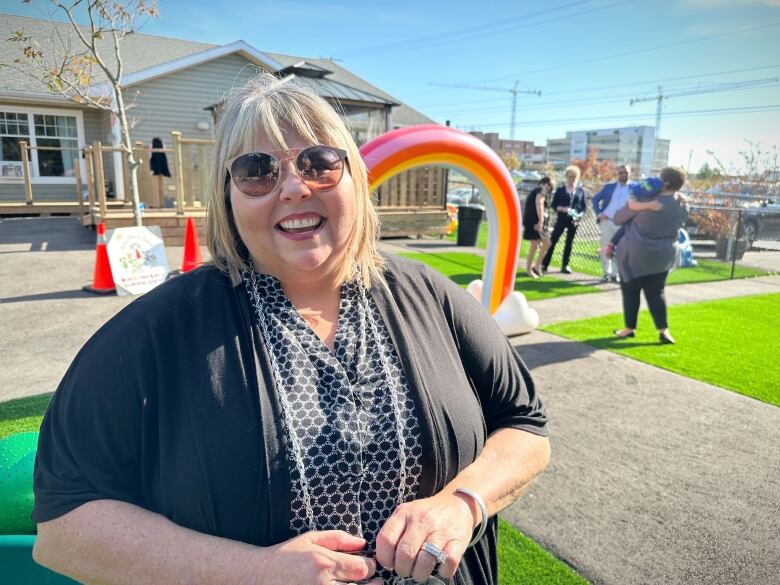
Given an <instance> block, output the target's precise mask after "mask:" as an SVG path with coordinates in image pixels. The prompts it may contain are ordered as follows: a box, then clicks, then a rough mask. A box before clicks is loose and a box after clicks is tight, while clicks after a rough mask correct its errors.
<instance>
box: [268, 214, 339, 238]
mask: <svg viewBox="0 0 780 585" xmlns="http://www.w3.org/2000/svg"><path fill="white" fill-rule="evenodd" d="M326 222H327V219H325V218H324V217H322V216H321V215H320V214H318V213H312V212H307V213H293V214H290V215H287V216H285V217H284V218H283V219H281V220H280V221H278V222H277V223H276V226H275V228H276V230H277V231H279V232H281V234H282V235H283V236H285V237H286V238H289V239H291V240H296V241H299V240H306V239H308V238H313V237H314V236H316V235H317V234H319V233H320V232H321V231H322V229H323V228H324V227H325V223H326Z"/></svg>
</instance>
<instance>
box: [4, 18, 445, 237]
mask: <svg viewBox="0 0 780 585" xmlns="http://www.w3.org/2000/svg"><path fill="white" fill-rule="evenodd" d="M18 30H21V31H23V32H24V34H25V35H30V36H32V37H33V38H35V39H36V40H37V41H38V42H39V43H40V45H41V46H42V48H43V49H44V51H46V48H47V43H50V44H51V45H52V46H55V45H54V44H53V42H52V41H51V39H54V38H57V37H60V38H62V39H64V41H65V42H70V43H72V46H74V47H75V46H78V45H79V40H78V39H77V37H76V34H75V31H73V30H72V28H71V26H70V25H69V24H67V23H54V22H51V21H48V20H42V19H35V18H27V17H21V16H14V15H9V14H2V15H0V39H2V41H0V63H13V61H14V59H16V58H17V57H18V56H19V50H20V49H19V46H18V45H17V44H16V43H13V42H8V41H6V40H5V39H9V38H11V37H12V36H14V34H15V31H18ZM97 42H98V43H100V44H102V47H101V49H102V55H103V56H104V58H106V59H107V60H108V61H109V62H111V63H113V62H114V55H113V50H112V48H111V46H110V40H109V39H108V38H106V39H103V40H99V41H97ZM122 57H123V62H124V75H123V90H124V91H123V94H124V98H125V102H126V104H127V105H128V116H129V117H130V118H131V120H132V139H133V141H139V142H141V143H143V147H142V148H143V149H146V147H147V146H148V145H150V144H151V141H152V139H153V138H155V137H160V138H162V140H163V142H164V144H165V146H166V147H170V143H171V132H172V131H179V132H181V133H182V135H183V136H185V137H188V138H191V139H211V138H212V137H213V128H214V122H215V116H217V115H218V111H219V103H220V102H221V101H222V100H223V98H224V96H225V94H226V93H227V92H228V91H229V90H230V89H231V88H232V87H235V86H238V85H240V84H243V83H244V82H245V81H246V80H248V79H249V78H251V77H252V76H254V75H256V73H257V72H258V71H266V72H269V73H272V74H274V75H278V76H280V77H281V76H285V75H289V74H295V76H296V83H302V84H304V85H306V86H308V87H310V88H311V89H312V90H313V91H315V92H316V93H317V94H319V95H320V96H322V97H324V98H325V99H326V100H328V101H329V102H331V103H333V104H334V105H336V106H337V108H339V109H340V110H341V111H342V112H343V114H344V115H345V117H346V118H347V119H348V120H349V121H350V122H351V125H352V127H353V129H354V134H355V138H356V139H357V141H358V143H363V142H365V141H367V140H370V139H372V138H374V137H375V136H378V135H380V134H382V133H383V132H385V131H387V130H390V129H393V128H398V127H402V126H410V125H416V124H429V123H433V121H432V120H430V119H429V118H427V117H426V116H424V115H423V114H421V113H419V112H417V111H415V110H413V109H412V108H410V107H408V106H406V105H404V104H402V103H401V102H400V101H399V100H397V99H395V98H393V97H392V96H390V95H389V94H387V93H386V92H384V91H382V90H380V89H379V88H377V87H375V86H373V85H371V84H370V83H369V82H367V81H365V80H363V79H361V78H359V77H358V76H356V75H354V74H353V73H351V72H350V71H348V70H347V69H345V68H343V67H341V66H340V65H338V64H336V63H334V62H332V61H329V60H322V59H309V58H304V57H297V56H292V55H280V54H274V53H267V52H263V51H260V50H258V49H256V48H254V47H252V46H251V45H249V44H248V43H246V42H244V41H236V42H234V43H230V44H226V45H213V44H208V43H200V42H195V41H188V40H181V39H174V38H167V37H160V36H154V35H147V34H133V35H129V36H127V37H126V38H125V39H124V40H123V41H122ZM104 81H105V78H103V77H101V76H96V79H95V83H96V84H99V83H102V82H104ZM0 140H1V141H2V151H0V204H3V203H5V202H17V203H22V204H23V203H24V201H25V188H26V185H24V184H23V183H24V181H23V172H22V149H21V147H20V143H21V141H25V142H26V143H27V145H28V146H29V147H30V148H29V183H30V185H29V186H30V187H31V191H32V196H34V199H35V202H36V203H38V202H45V201H52V202H53V201H63V200H68V201H71V202H73V201H76V200H79V198H80V195H79V194H78V193H76V191H77V190H78V189H79V185H86V184H87V183H88V181H90V176H89V172H88V171H89V169H88V168H87V166H88V165H87V164H81V160H79V159H82V160H83V159H84V156H85V152H84V148H85V147H87V146H88V145H91V144H93V143H95V142H96V141H99V142H101V143H102V145H108V146H109V147H110V146H114V147H115V146H117V145H118V144H119V123H118V121H117V120H116V119H115V116H113V115H112V114H111V113H110V112H108V111H105V110H101V109H98V108H95V107H90V106H87V105H80V104H76V103H74V102H72V101H69V100H67V99H66V98H64V97H61V96H57V95H53V94H51V93H49V92H48V90H47V88H46V87H45V85H44V84H43V83H42V82H41V81H40V80H39V79H36V78H34V77H31V76H28V75H26V74H25V73H23V72H20V71H18V70H15V69H13V68H10V67H2V68H0ZM52 147H57V148H59V150H47V148H52ZM139 148H140V147H139ZM101 152H102V151H101ZM146 152H147V151H146V150H141V154H142V156H145V155H146ZM103 155H104V156H105V160H104V161H103V164H102V171H103V173H104V177H105V186H106V187H107V189H108V192H109V197H111V196H113V197H114V198H116V199H117V200H122V199H124V198H125V196H126V195H128V194H127V190H128V187H127V184H126V181H127V177H126V170H125V168H124V167H125V165H124V161H123V155H122V154H121V153H120V152H118V151H116V152H111V151H110V150H109V151H107V152H106V153H103ZM203 160H205V159H203ZM201 166H203V167H205V166H206V165H205V164H204V165H201ZM143 168H144V167H142V170H143ZM147 168H148V167H147ZM172 170H173V169H172ZM76 174H79V175H80V176H79V177H78V179H80V180H79V181H77V177H76ZM146 175H149V171H148V170H147V171H146ZM92 180H94V179H92ZM174 188H175V187H173V186H169V187H168V189H169V190H170V189H174ZM443 193H444V190H443V189H442V202H441V207H442V209H443ZM128 196H129V195H128ZM0 212H2V210H0ZM442 223H444V222H442Z"/></svg>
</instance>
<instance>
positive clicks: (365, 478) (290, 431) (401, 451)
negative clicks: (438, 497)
mask: <svg viewBox="0 0 780 585" xmlns="http://www.w3.org/2000/svg"><path fill="white" fill-rule="evenodd" d="M244 281H245V283H246V286H247V290H248V291H249V296H250V299H251V300H252V304H253V306H254V309H255V317H256V318H257V320H258V323H259V325H260V327H261V331H262V333H263V337H264V340H265V344H266V347H267V349H268V353H269V356H270V358H271V363H272V367H273V370H274V378H275V380H276V389H277V392H278V393H279V399H280V403H281V405H282V411H283V417H284V425H283V426H284V429H285V433H286V435H287V438H288V445H289V449H288V459H289V463H290V476H291V480H292V486H291V487H292V491H291V493H292V515H291V520H290V528H291V529H292V530H293V531H294V532H295V533H296V534H301V533H304V532H307V531H309V530H331V529H339V530H345V531H347V532H349V533H351V534H355V535H359V536H362V537H363V538H365V539H366V541H367V542H368V554H370V555H372V556H373V553H374V551H375V548H376V537H377V534H378V533H379V530H380V529H381V528H382V526H383V525H384V523H385V521H386V520H387V519H388V518H389V517H390V515H391V514H392V513H393V511H394V510H395V508H396V507H397V506H398V505H399V503H401V502H406V501H410V500H413V499H414V498H415V495H416V493H417V489H418V487H419V483H420V475H421V471H422V467H421V462H420V460H421V455H422V445H421V442H420V441H421V431H420V426H419V424H418V414H417V408H416V406H415V403H414V401H413V400H412V398H411V396H410V395H409V390H408V387H407V383H406V377H405V375H404V372H403V368H402V366H401V363H400V361H399V359H398V356H397V355H396V352H395V348H394V347H393V344H392V342H391V340H390V336H389V333H388V331H387V328H386V327H385V324H384V322H383V321H382V318H381V316H380V315H379V313H378V311H377V308H376V306H375V305H374V302H373V300H371V297H370V295H368V294H367V293H366V291H365V289H364V288H363V287H362V286H361V285H360V284H359V283H357V282H354V281H351V282H347V283H345V284H344V285H343V286H342V287H341V295H340V303H339V316H338V324H337V329H336V337H335V342H334V351H333V353H331V351H330V350H329V349H328V348H327V346H326V345H325V344H324V343H323V342H322V341H321V340H320V339H319V338H318V337H317V336H316V334H315V333H314V332H313V331H312V329H311V328H310V327H309V325H308V324H307V323H306V321H305V320H304V319H303V318H302V317H301V315H300V314H299V313H298V311H297V310H296V309H295V307H294V306H293V305H292V303H291V302H290V300H289V299H288V298H287V296H286V295H285V293H284V291H283V290H282V287H281V285H280V283H279V281H278V280H277V279H275V278H274V277H272V276H269V275H266V274H258V273H252V272H245V274H244ZM399 486H403V491H402V493H400V494H399ZM381 575H382V577H383V579H384V582H385V583H387V584H389V583H393V582H394V578H393V575H392V574H391V573H390V572H388V571H381Z"/></svg>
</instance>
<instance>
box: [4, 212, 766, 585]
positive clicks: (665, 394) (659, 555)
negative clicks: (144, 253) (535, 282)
mask: <svg viewBox="0 0 780 585" xmlns="http://www.w3.org/2000/svg"><path fill="white" fill-rule="evenodd" d="M428 242H432V243H433V244H440V242H437V241H426V240H419V241H418V240H412V241H405V242H404V243H403V245H402V244H401V243H400V242H399V241H397V240H388V241H384V242H383V244H382V247H383V248H385V249H397V248H399V247H402V248H406V249H409V248H411V249H415V245H417V246H418V248H417V249H419V245H420V244H423V245H425V246H430V245H431V244H430V243H428ZM440 249H442V248H440ZM455 250H457V251H472V249H468V248H466V249H464V248H455ZM168 256H169V263H170V265H171V266H176V265H177V264H178V263H179V262H180V261H181V248H169V249H168ZM93 261H94V235H93V234H92V233H90V232H88V231H86V230H82V229H81V228H80V227H78V226H77V225H75V224H74V223H73V222H70V221H69V220H63V219H60V218H52V219H48V220H10V221H9V220H3V219H0V323H2V324H3V328H2V335H0V355H2V356H3V367H2V368H0V401H4V400H8V399H11V398H17V397H21V396H29V395H34V394H38V393H42V392H50V391H52V390H54V388H55V387H56V385H57V383H58V382H59V379H60V378H61V377H62V375H63V373H64V372H65V368H66V367H67V365H68V363H69V362H70V361H71V360H72V359H73V357H74V355H75V354H76V352H77V351H78V349H79V348H80V347H81V345H82V344H83V343H84V341H85V340H86V339H87V338H88V337H89V336H90V335H91V334H92V333H93V332H94V331H95V330H96V329H97V328H98V327H99V326H100V325H101V324H102V323H103V322H105V321H106V320H107V319H108V318H110V317H111V316H112V315H113V314H115V313H116V312H117V311H118V310H119V309H121V308H122V307H123V306H125V305H126V304H127V303H128V302H130V301H131V300H132V298H129V297H121V298H120V297H94V296H89V295H87V294H86V293H82V292H81V285H82V284H84V283H85V281H87V280H88V279H89V276H90V275H91V271H92V263H93ZM556 276H557V275H556ZM573 277H574V278H582V275H580V276H577V275H574V276H573ZM605 288H606V289H607V290H606V292H604V293H594V294H590V295H580V296H577V297H565V298H561V299H549V300H545V301H536V302H534V303H532V306H534V307H535V308H536V309H537V310H538V311H539V312H540V314H541V316H542V321H543V322H544V323H551V322H554V321H556V320H561V319H564V318H566V319H571V318H579V317H581V316H592V315H596V314H602V313H614V312H618V311H619V310H620V301H619V292H618V291H617V289H616V288H615V287H614V285H611V286H607V287H605ZM773 291H780V278H762V279H751V280H741V281H727V282H721V283H709V284H697V285H678V286H674V287H669V289H668V297H669V301H670V302H671V303H677V302H693V301H698V300H705V299H710V298H722V297H724V296H737V295H743V294H755V293H760V292H773ZM573 299H576V302H573ZM131 342H132V341H131V340H128V343H131ZM513 342H514V343H515V344H516V345H517V346H518V351H519V352H520V353H521V354H522V356H523V358H524V359H525V360H526V361H527V363H528V364H529V366H530V367H531V368H532V371H533V375H534V378H535V380H536V383H537V385H538V386H539V388H540V391H541V393H542V396H543V398H544V400H545V402H546V404H547V407H548V411H549V414H550V417H551V424H550V430H551V436H552V438H551V440H552V445H553V459H552V463H551V465H550V468H549V469H548V471H546V472H545V473H544V474H543V475H542V477H541V478H540V479H539V480H538V481H537V482H536V483H535V484H534V485H533V486H532V488H531V489H530V490H529V492H528V493H527V494H526V496H525V497H524V498H523V499H521V500H520V501H519V502H517V503H516V504H515V505H513V506H512V507H511V508H510V509H508V510H507V511H506V512H505V513H504V517H505V518H507V519H509V520H510V521H512V522H513V523H514V524H515V525H517V526H518V527H520V528H521V529H522V530H523V531H524V532H525V533H526V534H528V535H529V536H531V537H532V538H534V539H535V540H537V541H538V542H540V543H541V544H542V545H543V546H544V547H546V548H547V549H548V550H551V551H552V552H553V553H555V554H556V555H557V556H559V557H560V558H562V559H564V560H566V561H567V562H569V563H570V564H571V565H572V566H574V567H575V568H576V569H577V570H578V571H580V572H581V573H582V574H583V575H584V576H585V577H587V578H588V579H590V580H591V581H592V582H593V583H594V584H605V585H632V584H637V585H640V584H641V585H646V584H659V585H660V584H664V585H673V584H680V585H683V584H685V585H688V584H698V583H701V584H707V585H720V584H723V585H725V584H744V585H748V584H751V585H753V584H768V583H774V582H777V581H776V577H777V575H778V574H780V544H779V543H780V540H778V538H777V535H778V534H780V457H778V455H777V454H778V452H779V451H780V409H778V408H776V407H773V406H769V405H767V404H764V403H761V402H758V401H755V400H752V399H750V398H745V397H743V396H740V395H737V394H734V393H732V392H728V391H726V390H722V389H720V388H716V387H714V386H710V385H708V384H704V383H701V382H697V381H694V380H691V379H689V378H684V377H681V376H678V375H676V374H672V373H670V372H666V371H664V370H661V369H659V368H656V367H653V366H649V365H645V364H642V363H639V362H636V361H633V360H630V359H628V358H625V357H622V356H619V355H616V354H613V353H610V352H607V351H600V350H595V349H593V348H591V347H589V346H587V345H583V344H580V343H575V342H571V341H567V340H564V339H561V338H559V337H555V336H553V335H550V334H547V333H544V332H539V331H537V332H534V333H531V334H529V335H526V336H523V337H519V338H515V339H514V340H513ZM121 350H122V348H121V347H119V348H117V351H121ZM691 351H695V348H691ZM762 365H763V366H766V365H767V364H762ZM767 375H768V376H775V377H776V376H777V375H778V374H777V373H775V372H771V371H770V372H768V373H767ZM775 379H776V378H775Z"/></svg>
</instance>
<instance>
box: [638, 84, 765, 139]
mask: <svg viewBox="0 0 780 585" xmlns="http://www.w3.org/2000/svg"><path fill="white" fill-rule="evenodd" d="M778 81H780V77H767V78H765V79H753V80H751V81H737V82H734V83H718V84H715V85H706V86H704V87H697V88H694V89H685V90H681V91H675V92H671V93H664V92H663V89H662V88H661V86H660V85H659V86H658V95H656V96H654V97H643V98H633V99H632V100H631V102H630V103H631V105H632V106H633V105H634V104H637V103H639V102H650V101H655V102H656V107H655V136H656V138H658V137H659V136H660V131H661V113H662V112H663V109H664V101H665V100H667V99H669V98H673V97H681V96H685V95H698V94H701V93H715V92H719V91H730V90H732V89H742V88H743V87H756V86H760V85H769V84H771V83H777V82H778Z"/></svg>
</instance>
